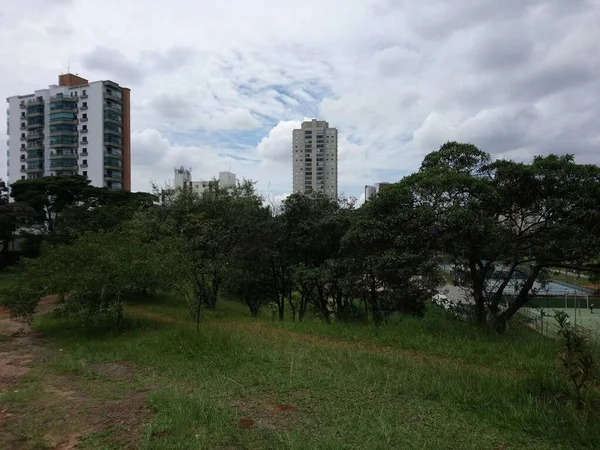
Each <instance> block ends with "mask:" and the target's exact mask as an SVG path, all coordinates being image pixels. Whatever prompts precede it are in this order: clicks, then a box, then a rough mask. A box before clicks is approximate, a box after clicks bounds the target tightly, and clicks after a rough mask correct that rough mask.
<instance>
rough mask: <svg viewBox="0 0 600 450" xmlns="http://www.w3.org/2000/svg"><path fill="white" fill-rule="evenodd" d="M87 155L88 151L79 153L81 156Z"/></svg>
mask: <svg viewBox="0 0 600 450" xmlns="http://www.w3.org/2000/svg"><path fill="white" fill-rule="evenodd" d="M87 155H88V152H87V150H85V151H82V152H81V153H79V156H87Z"/></svg>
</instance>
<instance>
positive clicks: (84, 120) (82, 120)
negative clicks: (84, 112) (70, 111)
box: [79, 117, 88, 122]
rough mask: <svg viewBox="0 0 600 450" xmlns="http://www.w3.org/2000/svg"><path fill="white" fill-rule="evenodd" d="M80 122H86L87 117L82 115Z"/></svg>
mask: <svg viewBox="0 0 600 450" xmlns="http://www.w3.org/2000/svg"><path fill="white" fill-rule="evenodd" d="M79 121H80V122H87V121H88V118H87V117H82V118H81V119H79Z"/></svg>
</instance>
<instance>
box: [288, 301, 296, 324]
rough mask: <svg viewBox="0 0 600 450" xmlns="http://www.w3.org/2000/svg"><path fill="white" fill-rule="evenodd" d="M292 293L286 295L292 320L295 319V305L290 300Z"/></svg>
mask: <svg viewBox="0 0 600 450" xmlns="http://www.w3.org/2000/svg"><path fill="white" fill-rule="evenodd" d="M292 298H293V297H292V294H289V295H288V303H289V304H290V309H291V310H292V322H295V321H296V306H295V305H294V302H293V300H292Z"/></svg>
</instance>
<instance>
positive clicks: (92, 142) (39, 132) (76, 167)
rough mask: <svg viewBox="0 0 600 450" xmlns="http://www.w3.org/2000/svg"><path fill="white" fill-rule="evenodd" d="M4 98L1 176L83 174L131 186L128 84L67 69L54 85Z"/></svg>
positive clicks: (103, 183) (102, 183)
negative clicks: (90, 79)
mask: <svg viewBox="0 0 600 450" xmlns="http://www.w3.org/2000/svg"><path fill="white" fill-rule="evenodd" d="M6 100H7V102H8V112H7V114H8V139H9V140H8V150H7V158H6V160H7V174H6V175H7V178H8V181H9V183H14V182H15V181H17V180H25V179H32V178H41V177H45V176H51V175H76V174H79V175H83V176H86V177H87V178H88V179H89V180H90V182H91V184H92V185H93V186H96V187H106V188H109V189H124V190H131V145H130V136H131V128H130V117H129V102H130V90H129V89H128V88H125V87H122V86H119V85H118V84H117V83H115V82H113V81H94V82H92V83H90V82H88V80H86V79H85V78H81V77H79V76H77V75H73V74H70V73H67V74H64V75H59V77H58V85H51V86H49V87H48V89H40V90H37V91H35V92H34V93H32V94H27V95H16V96H13V97H9V98H7V99H6Z"/></svg>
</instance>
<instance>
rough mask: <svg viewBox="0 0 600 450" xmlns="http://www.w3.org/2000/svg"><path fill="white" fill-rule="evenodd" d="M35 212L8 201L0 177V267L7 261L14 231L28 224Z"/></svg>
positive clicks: (4, 183)
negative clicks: (0, 242) (0, 245)
mask: <svg viewBox="0 0 600 450" xmlns="http://www.w3.org/2000/svg"><path fill="white" fill-rule="evenodd" d="M34 216H35V212H34V211H33V209H32V208H30V207H29V206H28V205H26V204H23V203H17V202H14V203H9V198H8V187H7V186H6V182H4V181H3V180H1V179H0V240H1V241H2V248H1V250H0V268H2V267H4V266H5V265H6V264H7V263H8V261H7V255H8V249H9V245H10V243H11V242H12V240H13V239H14V233H15V232H16V231H17V230H18V229H19V228H20V227H23V226H26V225H28V224H29V223H30V222H31V221H32V220H33V218H34Z"/></svg>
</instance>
